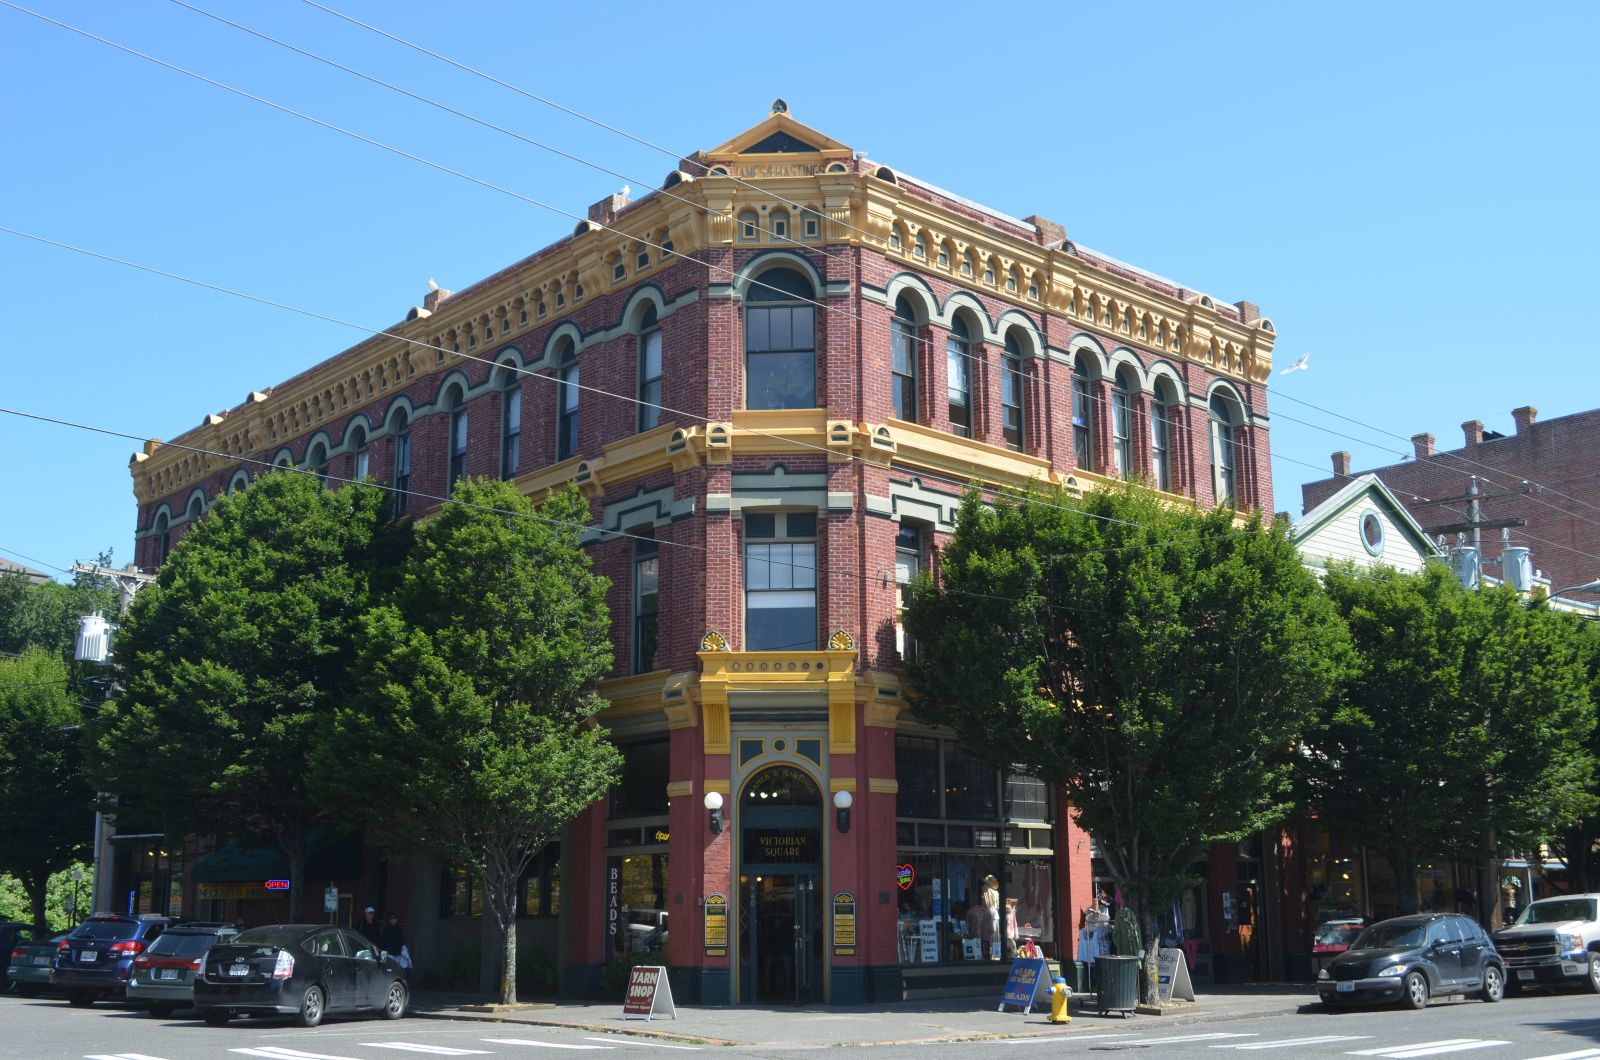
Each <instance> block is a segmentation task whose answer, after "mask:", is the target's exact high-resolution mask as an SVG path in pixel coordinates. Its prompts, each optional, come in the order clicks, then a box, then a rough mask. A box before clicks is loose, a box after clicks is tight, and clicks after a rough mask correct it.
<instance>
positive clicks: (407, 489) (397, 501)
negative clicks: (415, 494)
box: [391, 409, 411, 515]
mask: <svg viewBox="0 0 1600 1060" xmlns="http://www.w3.org/2000/svg"><path fill="white" fill-rule="evenodd" d="M391 429H392V430H393V431H394V494H393V496H394V513H395V514H396V515H404V514H405V510H406V507H407V503H408V502H409V501H410V499H411V420H410V418H409V417H407V416H406V413H405V410H404V409H401V410H400V411H399V412H396V413H395V414H394V422H393V424H392V425H391Z"/></svg>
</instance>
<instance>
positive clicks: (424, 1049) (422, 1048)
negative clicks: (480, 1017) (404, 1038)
mask: <svg viewBox="0 0 1600 1060" xmlns="http://www.w3.org/2000/svg"><path fill="white" fill-rule="evenodd" d="M361 1044H362V1045H365V1046H368V1047H370V1048H373V1049H400V1050H402V1051H404V1052H408V1053H432V1054H433V1055H434V1056H488V1055H490V1054H489V1052H488V1051H487V1050H485V1049H452V1048H450V1046H448V1045H417V1044H416V1043H415V1042H362V1043H361Z"/></svg>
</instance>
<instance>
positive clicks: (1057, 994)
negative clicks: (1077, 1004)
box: [1050, 975, 1072, 1023]
mask: <svg viewBox="0 0 1600 1060" xmlns="http://www.w3.org/2000/svg"><path fill="white" fill-rule="evenodd" d="M1071 1000H1072V987H1070V986H1068V985H1067V981H1066V980H1065V979H1063V978H1062V977H1061V976H1059V975H1058V976H1056V980H1055V982H1054V983H1052V984H1050V1022H1051V1023H1071V1022H1072V1013H1070V1012H1068V1011H1067V1005H1068V1002H1070V1001H1071Z"/></svg>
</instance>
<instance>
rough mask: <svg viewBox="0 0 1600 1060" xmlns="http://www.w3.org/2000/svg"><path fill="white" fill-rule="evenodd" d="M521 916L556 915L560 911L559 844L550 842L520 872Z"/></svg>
mask: <svg viewBox="0 0 1600 1060" xmlns="http://www.w3.org/2000/svg"><path fill="white" fill-rule="evenodd" d="M521 898H522V913H521V915H522V916H557V915H559V914H560V912H561V844H560V843H550V844H548V845H546V846H545V848H544V849H543V850H541V851H540V852H539V854H538V856H537V857H535V858H534V859H533V861H532V862H531V863H530V864H529V865H528V868H527V869H526V870H525V871H524V872H523V874H522V887H521Z"/></svg>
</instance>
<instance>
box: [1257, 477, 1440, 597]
mask: <svg viewBox="0 0 1600 1060" xmlns="http://www.w3.org/2000/svg"><path fill="white" fill-rule="evenodd" d="M1289 537H1290V538H1291V539H1292V540H1293V541H1294V543H1295V545H1296V546H1297V547H1298V548H1299V549H1300V555H1301V557H1302V558H1303V560H1304V562H1305V565H1306V566H1307V567H1309V568H1310V569H1311V570H1313V571H1316V572H1317V573H1318V574H1321V573H1322V572H1324V571H1326V570H1327V569H1328V567H1329V565H1330V564H1334V563H1353V564H1355V565H1356V566H1357V567H1376V566H1378V565H1380V564H1382V565H1383V566H1386V567H1392V568H1394V569H1395V570H1398V571H1419V570H1421V569H1422V566H1423V564H1425V563H1427V562H1428V561H1429V560H1430V559H1433V560H1443V559H1445V558H1446V555H1445V551H1444V549H1442V548H1440V547H1439V546H1438V545H1436V544H1435V543H1434V542H1433V541H1431V540H1430V539H1429V538H1428V535H1427V534H1426V533H1425V532H1423V529H1422V527H1420V526H1418V525H1417V521H1416V520H1415V519H1413V518H1412V517H1411V513H1410V512H1408V511H1406V509H1405V506H1404V505H1402V504H1401V503H1400V502H1399V501H1398V500H1396V499H1395V496H1394V494H1393V493H1390V492H1389V487H1387V486H1385V485H1384V484H1383V482H1382V480H1380V479H1379V478H1378V476H1376V475H1362V476H1360V477H1359V478H1354V479H1351V480H1350V482H1349V483H1348V484H1347V485H1346V486H1345V487H1344V488H1343V489H1341V490H1340V491H1339V492H1338V493H1335V494H1334V495H1333V496H1331V497H1329V498H1328V499H1327V500H1325V501H1323V502H1322V503H1321V504H1319V505H1317V506H1316V507H1315V508H1313V509H1311V510H1310V511H1308V512H1306V513H1305V514H1304V515H1302V516H1301V517H1300V521H1299V522H1297V523H1295V524H1294V526H1292V527H1290V529H1289Z"/></svg>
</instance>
